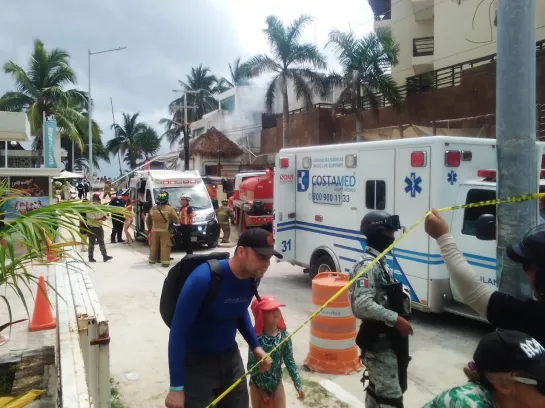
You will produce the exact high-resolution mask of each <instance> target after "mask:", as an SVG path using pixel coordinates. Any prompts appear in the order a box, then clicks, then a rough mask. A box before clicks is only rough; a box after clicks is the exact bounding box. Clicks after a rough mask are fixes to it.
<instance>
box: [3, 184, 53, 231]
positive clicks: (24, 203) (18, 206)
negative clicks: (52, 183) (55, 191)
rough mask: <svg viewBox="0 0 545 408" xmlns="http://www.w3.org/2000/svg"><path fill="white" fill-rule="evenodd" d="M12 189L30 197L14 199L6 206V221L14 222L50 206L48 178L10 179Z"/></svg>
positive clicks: (7, 202)
mask: <svg viewBox="0 0 545 408" xmlns="http://www.w3.org/2000/svg"><path fill="white" fill-rule="evenodd" d="M9 184H10V188H12V189H14V190H20V191H22V192H24V193H26V194H28V195H26V196H24V197H13V198H12V199H10V200H8V201H6V203H5V204H4V219H5V220H6V221H9V220H13V219H15V218H18V217H20V216H21V215H25V214H26V213H27V212H29V211H32V210H35V209H37V208H41V207H44V206H46V205H49V194H48V191H49V178H48V177H10V183H9Z"/></svg>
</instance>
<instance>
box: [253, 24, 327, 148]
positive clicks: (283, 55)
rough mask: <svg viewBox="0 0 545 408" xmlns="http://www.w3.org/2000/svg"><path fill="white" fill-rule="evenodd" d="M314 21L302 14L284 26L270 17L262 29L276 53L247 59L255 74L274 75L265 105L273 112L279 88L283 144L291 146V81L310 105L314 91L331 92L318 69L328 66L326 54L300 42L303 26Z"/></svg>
mask: <svg viewBox="0 0 545 408" xmlns="http://www.w3.org/2000/svg"><path fill="white" fill-rule="evenodd" d="M312 21H313V18H312V17H311V16H308V15H304V14H303V15H301V16H300V17H299V18H297V19H296V20H294V21H293V22H292V23H291V24H290V25H289V26H287V27H285V26H284V25H283V23H282V21H280V20H279V19H278V18H277V17H275V16H269V17H267V19H266V22H267V28H265V29H264V30H263V32H264V33H265V35H266V36H267V41H268V43H269V46H270V48H271V51H272V55H273V56H272V57H269V56H268V55H265V54H260V55H256V56H255V57H253V58H252V59H250V61H248V65H249V66H250V72H251V74H252V76H255V75H259V74H262V73H266V72H272V73H274V74H275V76H274V78H273V79H272V80H271V82H270V84H269V87H268V89H267V92H266V94H265V107H266V109H267V111H268V112H272V111H273V105H274V101H275V99H276V94H277V91H278V88H279V89H280V92H281V95H282V100H283V109H282V120H283V125H284V128H283V139H284V141H283V145H284V147H287V146H288V145H289V122H288V120H289V101H288V82H291V83H292V84H293V86H294V88H295V92H296V98H297V99H298V100H299V99H301V98H302V99H304V101H305V103H306V105H307V106H310V105H312V94H313V92H317V93H319V94H320V95H321V96H322V97H325V96H326V95H327V94H328V92H329V88H328V86H327V85H328V82H327V81H326V79H327V78H326V76H325V75H324V74H321V73H319V72H317V71H316V69H325V68H326V61H325V57H324V56H323V55H322V53H321V52H320V51H319V50H318V48H316V46H314V45H312V44H300V43H299V39H300V37H301V33H302V30H303V28H304V27H305V26H306V25H308V24H310V23H311V22H312Z"/></svg>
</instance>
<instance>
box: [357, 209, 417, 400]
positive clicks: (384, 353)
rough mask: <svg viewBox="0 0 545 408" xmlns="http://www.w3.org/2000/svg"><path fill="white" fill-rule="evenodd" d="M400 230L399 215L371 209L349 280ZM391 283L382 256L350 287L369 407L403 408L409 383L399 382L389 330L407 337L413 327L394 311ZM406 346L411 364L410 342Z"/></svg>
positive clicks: (408, 307)
mask: <svg viewBox="0 0 545 408" xmlns="http://www.w3.org/2000/svg"><path fill="white" fill-rule="evenodd" d="M398 229H400V225H399V217H397V216H391V215H390V214H388V213H387V212H384V211H372V212H370V213H368V214H367V215H366V216H365V217H364V218H363V220H362V222H361V228H360V230H361V233H362V234H363V235H365V236H366V238H367V247H366V249H365V252H364V254H363V256H362V257H361V259H360V260H359V261H358V262H357V263H356V265H354V268H353V269H352V271H351V272H350V279H352V278H354V276H356V275H357V274H358V273H359V272H360V271H361V270H362V269H363V268H365V267H366V266H367V265H368V264H369V263H371V262H372V261H373V260H374V259H375V258H376V257H377V256H378V255H379V254H380V253H381V252H382V251H384V250H385V249H386V248H388V247H389V246H390V245H391V244H392V243H393V242H394V239H395V238H394V232H395V231H397V230H398ZM392 283H394V284H396V282H395V278H394V276H393V273H392V271H391V270H390V268H389V267H388V265H387V264H386V259H385V258H382V259H381V260H380V261H379V262H377V263H376V264H375V265H374V266H373V267H372V268H371V269H370V270H369V271H368V272H367V273H366V274H364V275H363V276H362V277H360V278H359V279H358V280H357V281H356V282H355V284H354V285H352V286H351V287H350V289H349V298H350V305H351V307H352V312H353V314H354V316H355V317H356V318H358V319H361V320H362V328H361V329H360V332H359V333H358V338H357V339H356V343H357V344H358V346H359V347H360V348H361V349H362V362H363V364H364V365H365V367H366V373H365V374H364V378H363V380H362V382H364V385H365V379H369V386H368V387H367V388H366V389H365V390H366V391H367V395H366V398H365V406H366V407H367V408H378V407H380V408H390V407H396V408H399V407H403V393H404V391H405V389H406V385H405V386H404V387H402V386H401V384H400V378H399V366H398V356H397V354H396V349H394V344H393V342H392V340H391V336H390V335H388V334H387V333H388V330H391V331H395V330H397V331H398V332H399V333H400V334H401V336H405V338H406V336H408V335H409V334H412V327H411V324H410V323H409V322H408V321H407V320H406V319H405V318H404V317H402V316H400V315H399V313H397V312H395V311H394V310H391V307H390V304H389V303H390V301H389V297H388V293H387V288H388V285H391V284H392ZM399 285H401V284H400V283H399ZM404 295H405V294H404V293H402V294H401V296H402V298H403V302H404V307H405V308H407V309H408V310H410V298H408V299H406V301H405V298H406V296H404ZM403 314H405V313H403ZM364 327H365V329H364ZM394 328H395V330H394ZM396 334H397V333H396ZM362 339H363V341H362ZM362 344H363V345H362ZM406 347H407V360H406V364H407V365H408V359H409V357H408V342H407V343H406ZM405 369H406V367H405ZM405 372H406V371H405ZM405 383H406V378H405ZM402 388H405V389H402Z"/></svg>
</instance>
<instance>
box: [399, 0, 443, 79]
mask: <svg viewBox="0 0 545 408" xmlns="http://www.w3.org/2000/svg"><path fill="white" fill-rule="evenodd" d="M442 1H443V2H445V1H446V2H450V0H442ZM389 27H390V28H391V30H392V35H393V36H394V38H395V40H396V41H397V43H398V44H399V64H397V65H396V66H395V67H392V77H393V78H394V80H395V81H396V82H397V83H398V85H399V86H403V85H405V78H407V77H410V76H413V75H414V74H415V73H414V69H413V38H420V37H430V36H433V19H429V20H421V21H415V19H414V12H413V6H412V4H411V0H392V19H391V22H390V24H389ZM435 47H436V49H437V45H436V46H435Z"/></svg>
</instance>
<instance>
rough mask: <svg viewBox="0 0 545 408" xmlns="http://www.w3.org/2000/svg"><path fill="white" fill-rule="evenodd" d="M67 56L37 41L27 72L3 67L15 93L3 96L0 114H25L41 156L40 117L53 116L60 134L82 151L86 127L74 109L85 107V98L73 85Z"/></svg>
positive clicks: (84, 121)
mask: <svg viewBox="0 0 545 408" xmlns="http://www.w3.org/2000/svg"><path fill="white" fill-rule="evenodd" d="M69 59H70V55H69V54H68V53H67V52H66V51H64V50H62V49H59V48H54V49H52V50H50V51H47V50H46V49H45V48H44V44H43V43H42V42H41V41H40V40H38V39H37V40H34V50H33V52H32V55H31V57H30V60H29V64H28V70H26V71H25V70H24V69H23V68H22V67H20V66H19V65H17V64H16V63H14V62H13V61H9V62H6V63H5V64H4V67H3V68H4V73H6V74H8V75H10V76H11V77H12V79H13V80H14V81H15V86H16V89H17V90H16V91H10V92H6V93H5V94H4V95H3V96H2V97H1V98H0V110H5V111H11V112H26V113H27V115H28V120H29V122H30V128H31V131H32V133H33V134H35V135H37V136H38V137H37V138H36V140H35V145H34V148H35V150H36V151H37V153H38V157H41V155H42V149H43V147H42V146H43V140H42V136H43V135H42V126H43V114H44V113H45V115H46V116H47V117H49V116H54V117H55V119H56V120H57V126H58V127H59V128H60V129H61V134H62V135H63V136H64V137H67V138H68V139H70V140H73V141H74V142H75V144H76V146H78V148H79V149H80V150H81V149H82V148H83V143H82V137H83V134H82V133H81V129H86V128H87V126H88V122H87V118H86V117H85V116H84V115H83V114H82V113H81V110H79V109H78V108H79V107H81V106H85V105H86V104H87V94H86V93H85V92H83V91H80V90H78V89H65V88H66V87H67V86H70V85H75V84H76V83H77V81H76V74H75V73H74V71H73V70H72V68H71V67H70V62H69Z"/></svg>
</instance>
